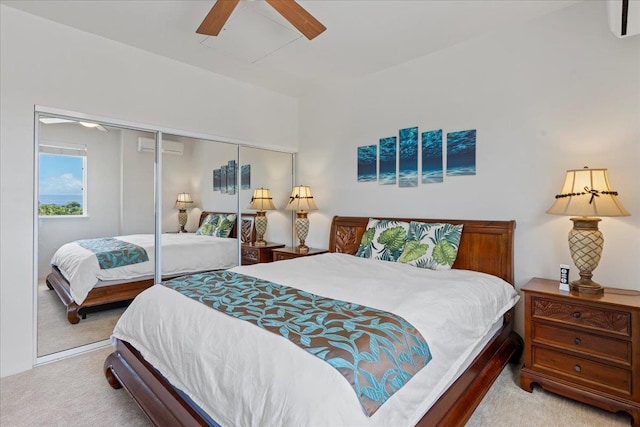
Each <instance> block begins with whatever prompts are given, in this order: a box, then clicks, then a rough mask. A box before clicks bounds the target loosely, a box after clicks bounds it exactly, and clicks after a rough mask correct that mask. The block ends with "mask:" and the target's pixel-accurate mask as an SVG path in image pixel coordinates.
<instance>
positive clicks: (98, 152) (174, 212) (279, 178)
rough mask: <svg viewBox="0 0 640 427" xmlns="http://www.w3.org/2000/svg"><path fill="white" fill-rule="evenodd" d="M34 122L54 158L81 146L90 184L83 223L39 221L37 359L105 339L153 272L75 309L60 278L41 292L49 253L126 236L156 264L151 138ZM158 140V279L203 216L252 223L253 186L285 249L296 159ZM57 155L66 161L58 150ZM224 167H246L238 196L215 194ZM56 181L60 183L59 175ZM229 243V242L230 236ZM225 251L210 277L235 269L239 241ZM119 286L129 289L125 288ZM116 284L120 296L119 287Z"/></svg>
mask: <svg viewBox="0 0 640 427" xmlns="http://www.w3.org/2000/svg"><path fill="white" fill-rule="evenodd" d="M41 117H43V118H48V119H53V120H45V122H47V123H44V122H42V121H40V123H39V129H38V131H39V132H38V136H39V146H47V147H49V148H46V149H40V150H44V151H46V150H49V151H52V150H53V152H55V150H56V149H59V147H66V146H68V147H75V146H78V147H84V148H83V149H85V150H86V151H85V153H86V169H85V170H86V179H87V181H86V185H84V188H86V193H87V194H86V199H85V200H83V201H82V202H83V203H86V205H85V206H84V207H85V208H87V212H86V214H87V215H86V216H82V215H80V216H75V217H73V216H72V217H64V218H61V217H57V218H53V217H39V218H38V253H37V254H36V256H37V263H38V288H37V296H36V297H37V319H38V322H37V324H38V344H37V356H38V357H43V356H48V355H51V354H54V353H58V352H61V351H66V350H69V349H73V348H76V347H80V346H83V345H86V344H91V343H98V342H101V341H104V340H106V339H108V338H109V336H110V335H111V332H112V331H113V327H114V325H115V323H116V322H117V320H118V319H119V317H120V315H121V314H122V312H123V311H124V309H125V308H126V306H127V305H128V304H129V302H130V298H133V297H134V296H135V295H136V294H137V293H139V292H140V291H141V290H142V289H144V288H146V287H147V286H151V285H152V284H153V274H154V271H153V269H152V270H151V271H149V272H148V274H147V276H148V277H146V278H145V279H146V282H145V283H144V284H143V281H142V280H141V281H139V282H138V283H137V284H135V286H134V288H133V289H128V290H127V292H128V294H122V295H120V296H119V297H114V295H113V294H114V292H115V291H114V289H117V288H116V287H111V286H105V287H104V289H103V290H100V289H99V288H92V289H91V290H90V291H89V296H88V297H87V301H85V302H83V304H80V305H77V304H75V301H74V299H73V297H72V296H71V292H70V286H69V281H68V280H66V278H65V277H64V275H63V274H60V273H58V274H57V278H54V281H55V280H57V281H58V282H59V283H58V285H56V286H52V287H53V288H54V290H52V289H49V288H48V287H47V284H46V283H45V277H47V275H50V274H52V272H55V271H54V270H55V268H53V269H52V267H51V266H50V262H51V260H52V257H53V256H54V254H55V253H56V251H58V250H59V249H60V248H61V247H63V246H64V245H66V244H69V243H71V242H75V241H77V240H81V239H96V238H112V237H117V236H125V237H123V239H124V240H127V239H128V238H129V237H126V236H138V235H139V236H142V237H143V240H145V241H146V243H149V242H151V243H150V244H151V246H150V247H146V248H145V249H147V250H149V251H151V252H150V253H151V254H152V255H153V252H154V249H153V244H152V241H153V236H154V231H155V208H154V205H155V201H154V191H155V189H154V186H155V169H154V166H155V165H154V163H155V162H154V157H155V147H154V145H155V133H152V132H142V131H138V130H134V129H126V128H122V127H119V126H109V125H106V124H102V125H101V126H100V127H99V128H96V127H95V126H94V127H87V126H86V124H87V122H85V125H82V124H81V123H80V121H79V120H77V121H75V120H59V118H57V117H48V115H42V116H41ZM163 141H164V142H165V145H164V147H165V149H164V150H163V156H162V174H161V179H162V182H161V185H162V192H161V194H162V204H161V215H162V223H161V226H160V229H161V232H162V235H163V256H162V260H161V261H162V262H161V264H162V265H163V271H164V270H165V268H164V266H165V265H166V266H167V267H168V268H171V267H172V265H173V264H175V262H176V261H175V260H176V259H180V258H190V255H189V253H188V252H184V253H182V256H180V255H179V251H182V249H181V247H180V246H179V245H175V244H174V245H172V246H171V247H170V248H166V247H165V241H168V242H174V243H180V244H183V243H185V242H187V241H189V240H190V239H191V240H193V239H194V237H195V232H196V230H197V229H198V228H199V225H200V222H201V221H202V220H204V219H205V218H206V215H203V213H204V212H206V211H215V212H218V213H219V212H225V213H228V214H231V213H235V214H237V212H238V207H240V212H242V214H241V215H242V217H243V218H246V219H249V220H251V219H252V218H253V216H254V215H255V211H252V210H250V209H248V206H249V203H250V200H251V196H252V194H253V190H254V188H257V187H270V188H271V190H272V194H273V198H274V202H275V204H276V206H277V209H278V210H277V211H270V212H268V217H269V228H268V231H267V234H266V235H265V238H267V239H270V240H271V241H275V242H281V243H283V244H291V242H292V219H291V215H290V214H289V212H285V211H282V210H281V208H283V207H284V205H286V201H287V197H288V194H289V192H290V189H291V186H292V184H293V183H292V167H293V163H292V160H293V159H292V157H293V156H292V155H291V154H290V153H283V152H277V151H271V150H263V149H259V148H253V147H244V146H242V147H239V146H238V145H237V144H231V143H223V142H217V141H209V140H201V139H196V138H189V137H184V136H180V135H170V134H163ZM51 147H53V148H51ZM56 147H58V148H56ZM60 153H64V150H62V151H60ZM71 154H75V153H74V152H71ZM230 161H233V162H234V163H235V164H237V165H238V166H240V165H241V164H243V165H250V167H249V168H250V170H251V175H250V179H249V180H248V182H245V183H244V184H245V185H242V184H243V183H242V182H238V183H237V186H236V188H235V191H225V192H222V191H220V189H217V190H216V189H214V187H213V171H214V170H215V169H218V168H220V167H221V166H222V165H228V164H229V162H230ZM54 178H56V177H54ZM57 178H61V177H60V176H59V175H58V176H57ZM46 179H47V176H44V172H43V176H40V177H39V183H40V189H41V191H40V194H46V193H44V192H43V191H44V190H45V189H46V188H48V187H46V184H47V183H46V182H45V180H46ZM50 180H51V179H50ZM58 184H60V181H58ZM180 194H188V195H189V200H190V201H191V203H187V204H182V206H179V205H180V204H179V203H176V202H177V198H178V195H180ZM181 207H183V208H185V213H186V217H187V220H186V222H184V229H185V231H187V233H184V234H180V233H179V230H180V228H181V225H182V224H181V221H180V219H179V212H180V211H179V208H181ZM235 233H236V231H235V230H234V234H235ZM247 239H249V240H251V239H255V232H253V234H251V232H250V235H249V237H247ZM233 240H234V241H236V239H235V236H233ZM245 240H246V239H245ZM133 243H135V244H137V240H135V239H134V240H133ZM141 246H143V245H141ZM225 251H226V253H227V254H231V256H232V257H233V262H232V263H229V262H227V263H226V264H225V265H224V266H218V265H215V266H212V268H214V267H215V268H218V267H220V268H229V267H232V266H235V265H237V264H238V257H237V255H236V254H239V248H238V246H237V241H236V243H235V244H234V245H233V246H227V248H226V250H225ZM227 264H228V265H227ZM140 265H142V264H140ZM151 266H152V267H153V262H151ZM114 270H117V269H114ZM105 271H108V270H105ZM180 271H183V270H180ZM174 272H175V271H174ZM176 274H177V273H176ZM50 277H53V276H50ZM127 280H129V279H127ZM129 281H131V282H135V280H129ZM104 282H105V283H102V282H98V285H100V284H103V285H104V284H112V283H115V282H110V281H109V280H106V281H104ZM124 282H125V285H126V283H127V281H124ZM50 284H51V283H50ZM119 285H120V286H121V287H122V284H119ZM101 292H102V293H104V294H105V295H102V294H101ZM118 292H120V291H118ZM115 293H117V292H115ZM61 295H62V296H61ZM65 295H66V297H65ZM125 297H126V298H125ZM92 298H93V299H92ZM120 299H123V301H120ZM94 304H98V305H94ZM74 305H76V307H75V308H74ZM69 306H70V307H71V308H69ZM72 322H75V324H72Z"/></svg>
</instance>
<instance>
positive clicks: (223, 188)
mask: <svg viewBox="0 0 640 427" xmlns="http://www.w3.org/2000/svg"><path fill="white" fill-rule="evenodd" d="M220 192H221V193H223V194H226V193H227V165H222V166H220Z"/></svg>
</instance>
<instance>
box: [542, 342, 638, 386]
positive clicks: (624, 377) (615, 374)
mask: <svg viewBox="0 0 640 427" xmlns="http://www.w3.org/2000/svg"><path fill="white" fill-rule="evenodd" d="M533 367H534V368H536V369H539V370H544V371H550V372H552V373H553V374H554V375H556V376H560V377H565V378H566V379H567V380H569V381H573V382H576V383H580V384H583V385H585V386H587V387H591V388H596V389H599V390H602V391H605V392H607V391H609V392H615V393H617V394H620V393H622V394H623V395H627V396H631V391H632V390H631V376H632V375H631V371H630V370H627V369H623V368H616V367H614V366H610V365H606V364H603V363H598V362H594V361H591V360H587V359H583V358H581V357H577V356H573V355H571V354H567V353H562V352H559V351H554V350H550V349H546V348H542V347H537V346H534V347H533Z"/></svg>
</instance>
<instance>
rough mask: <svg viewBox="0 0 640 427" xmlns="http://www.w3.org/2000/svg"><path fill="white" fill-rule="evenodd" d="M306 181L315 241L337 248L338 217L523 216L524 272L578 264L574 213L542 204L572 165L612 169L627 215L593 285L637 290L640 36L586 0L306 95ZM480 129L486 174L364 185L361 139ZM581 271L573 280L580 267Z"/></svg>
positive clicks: (519, 272) (610, 229) (520, 259)
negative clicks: (333, 242) (332, 228)
mask: <svg viewBox="0 0 640 427" xmlns="http://www.w3.org/2000/svg"><path fill="white" fill-rule="evenodd" d="M299 126H300V149H299V155H298V163H297V168H298V176H299V179H298V181H299V182H300V183H302V184H306V185H310V186H311V187H312V189H313V191H314V196H315V199H316V203H317V204H318V206H319V208H320V210H319V211H317V212H313V213H311V214H310V215H309V218H310V221H311V229H310V232H309V238H308V240H307V242H308V244H309V245H311V246H315V247H327V245H328V227H329V224H330V220H331V217H332V216H333V215H335V214H340V215H362V216H367V215H380V216H382V215H387V216H409V217H424V218H465V219H476V218H477V219H496V220H502V219H515V220H516V222H517V226H516V234H515V279H516V282H517V285H518V286H521V285H523V284H524V283H525V282H527V281H528V280H529V279H530V278H531V277H534V276H538V277H550V278H557V277H558V276H559V267H558V266H559V264H561V263H567V264H572V263H571V258H570V256H569V250H568V245H567V232H568V231H569V229H570V228H571V226H572V223H571V221H570V220H569V218H568V217H562V216H554V215H548V214H546V213H545V211H546V209H548V208H549V207H550V206H551V204H552V203H553V201H554V198H553V197H554V195H555V194H557V193H558V192H559V191H560V188H561V186H562V183H563V180H564V175H565V171H566V170H567V169H574V168H581V167H583V166H585V165H588V166H590V167H606V168H609V178H610V180H611V182H612V185H613V186H614V189H615V190H617V191H618V192H619V193H620V197H619V200H620V201H621V202H622V204H623V205H624V206H625V207H626V208H627V210H628V211H629V212H631V214H632V216H630V217H624V218H604V219H603V220H602V222H601V223H600V229H601V230H602V231H603V233H604V236H605V247H604V253H603V256H602V260H601V262H600V266H599V267H598V268H597V269H596V270H595V275H594V280H596V281H600V282H601V283H602V284H603V285H606V286H615V287H622V288H632V289H640V284H639V283H638V280H637V278H638V277H640V263H638V260H640V192H639V190H638V189H639V187H638V183H639V182H640V36H636V37H631V38H627V39H618V38H616V37H614V36H613V34H611V32H610V31H609V29H608V28H607V15H606V10H605V6H604V4H603V3H601V2H595V1H589V2H583V3H580V4H577V5H575V6H571V7H569V8H567V9H563V10H561V11H559V12H557V13H554V14H552V15H548V16H545V17H542V18H539V19H537V20H536V21H533V22H530V23H528V24H525V25H519V26H518V27H514V28H512V29H510V31H504V32H499V33H495V34H492V35H489V36H486V37H483V38H478V39H475V40H472V41H469V42H467V43H464V44H460V45H457V46H454V47H451V48H448V49H445V50H443V51H440V52H437V53H434V54H432V55H429V56H426V57H423V58H420V59H417V60H414V61H412V62H409V63H405V64H402V65H399V66H397V67H394V68H392V69H388V70H386V71H384V72H380V73H378V74H375V75H371V76H369V77H367V78H363V79H361V80H359V81H357V82H354V83H353V84H351V85H348V86H344V87H335V88H323V89H322V90H319V91H317V92H316V93H313V94H310V95H308V96H306V97H305V98H302V99H301V101H300V124H299ZM409 126H419V127H420V129H421V130H431V129H444V131H445V132H447V131H454V130H463V129H477V135H478V136H477V175H476V176H466V177H445V181H444V183H441V184H429V185H422V184H420V185H419V187H417V188H398V187H396V186H383V185H378V184H377V183H357V182H356V147H358V146H361V145H368V144H375V143H377V142H378V140H379V138H381V137H385V136H389V135H393V134H394V132H397V130H398V129H401V128H403V127H409ZM571 275H572V279H574V278H576V277H577V271H576V268H575V267H574V268H572V271H571Z"/></svg>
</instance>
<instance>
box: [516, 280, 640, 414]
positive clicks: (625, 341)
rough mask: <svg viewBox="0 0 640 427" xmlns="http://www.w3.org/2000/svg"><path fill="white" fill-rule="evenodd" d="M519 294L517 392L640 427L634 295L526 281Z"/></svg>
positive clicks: (638, 305)
mask: <svg viewBox="0 0 640 427" xmlns="http://www.w3.org/2000/svg"><path fill="white" fill-rule="evenodd" d="M522 291H523V292H524V294H525V314H524V316H525V317H524V321H525V327H524V333H525V359H524V366H523V367H522V370H521V371H520V387H522V389H524V390H526V391H529V392H531V391H532V390H533V388H532V383H537V384H538V385H540V386H541V387H542V388H543V389H545V390H548V391H550V392H553V393H557V394H560V395H563V396H565V397H568V398H571V399H575V400H578V401H580V402H583V403H587V404H590V405H593V406H597V407H599V408H602V409H605V410H607V411H611V412H618V411H624V412H627V413H629V414H630V415H631V416H632V417H633V426H636V427H640V292H638V291H633V290H626V289H615V288H605V291H604V295H589V294H577V293H575V292H564V291H560V290H559V289H558V281H556V280H547V279H538V278H534V279H531V280H530V281H529V282H528V283H527V284H526V285H525V286H524V287H523V288H522Z"/></svg>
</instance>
